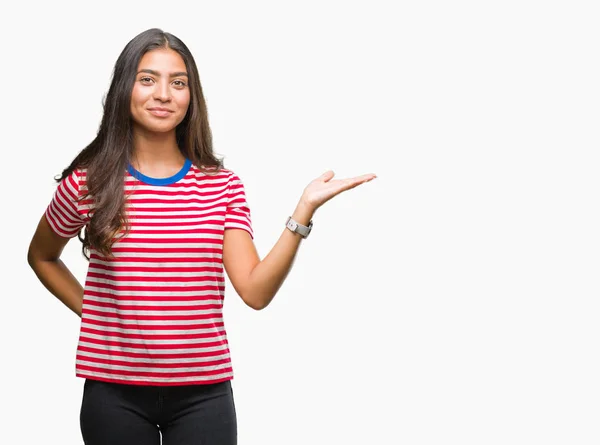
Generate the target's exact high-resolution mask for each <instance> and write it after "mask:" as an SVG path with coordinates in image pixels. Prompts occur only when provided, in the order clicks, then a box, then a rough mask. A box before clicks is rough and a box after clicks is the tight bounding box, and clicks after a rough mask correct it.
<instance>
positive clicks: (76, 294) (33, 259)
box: [27, 215, 83, 317]
mask: <svg viewBox="0 0 600 445" xmlns="http://www.w3.org/2000/svg"><path fill="white" fill-rule="evenodd" d="M68 241H69V238H63V237H61V236H59V235H57V234H56V233H54V231H53V230H52V229H51V228H50V225H49V224H48V220H47V219H46V216H45V215H44V216H42V219H41V220H40V222H39V224H38V227H37V229H36V231H35V234H34V235H33V239H32V240H31V243H30V245H29V251H28V252H27V261H28V262H29V265H30V266H31V268H32V269H33V271H34V272H35V274H36V275H37V277H38V278H39V279H40V281H41V282H42V284H43V285H44V286H45V287H46V289H48V290H49V291H50V293H52V294H53V295H54V296H55V297H56V298H58V299H59V300H60V301H62V302H63V303H64V304H65V305H66V306H67V307H68V308H69V309H71V310H72V311H73V312H75V313H76V314H77V315H79V317H81V307H82V304H83V287H82V286H81V284H80V283H79V281H77V279H76V278H75V276H73V274H72V273H71V271H70V270H69V269H67V267H66V266H65V264H64V263H63V262H62V261H61V260H60V254H61V253H62V251H63V249H64V247H65V246H66V245H67V242H68Z"/></svg>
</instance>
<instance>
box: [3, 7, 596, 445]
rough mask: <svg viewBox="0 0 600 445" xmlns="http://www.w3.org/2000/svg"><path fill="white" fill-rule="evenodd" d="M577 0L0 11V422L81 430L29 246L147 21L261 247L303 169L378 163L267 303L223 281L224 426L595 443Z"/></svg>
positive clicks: (581, 22)
mask: <svg viewBox="0 0 600 445" xmlns="http://www.w3.org/2000/svg"><path fill="white" fill-rule="evenodd" d="M593 5H594V2H591V1H590V2H581V1H569V2H567V1H554V2H547V1H546V2H542V1H528V0H520V1H502V2H500V1H497V2H477V1H456V2H443V1H419V2H393V1H389V2H383V1H368V2H367V1H362V2H341V1H340V2H334V1H318V2H316V1H308V2H302V3H300V2H281V1H279V2H275V1H272V2H265V1H252V2H203V1H194V2H166V1H163V2H154V1H145V2H135V3H133V2H132V3H129V2H114V3H110V2H101V4H100V3H93V4H92V3H75V2H73V3H71V4H69V3H67V2H62V1H55V2H38V3H34V2H21V3H18V4H17V3H12V4H9V5H7V6H4V7H3V8H4V9H3V11H2V17H1V18H0V22H1V23H0V24H1V29H2V32H3V37H4V38H3V39H2V40H3V45H2V63H1V69H0V76H1V78H0V81H1V82H0V85H1V86H2V94H1V96H0V98H1V100H2V107H0V113H1V122H2V132H1V143H0V147H1V150H0V153H1V154H0V157H1V158H0V162H1V165H2V170H3V184H4V187H3V189H2V194H1V203H0V204H1V208H2V211H1V212H2V218H1V220H0V221H1V223H0V224H2V231H3V233H4V240H3V243H2V245H3V255H2V257H1V261H2V269H1V270H2V282H3V286H2V291H1V294H2V295H1V296H2V303H3V304H2V323H1V324H0V326H1V327H0V329H1V331H0V338H2V359H1V360H2V367H1V371H0V372H1V378H2V381H3V383H4V389H3V391H2V405H3V406H4V409H3V413H4V414H3V421H2V423H3V424H4V425H5V427H4V428H3V431H2V436H3V437H2V442H6V443H10V444H31V443H46V442H50V441H53V442H60V443H61V444H65V445H67V444H81V443H82V441H81V435H80V431H79V409H80V403H81V392H82V386H83V381H82V380H80V379H77V378H75V376H74V366H75V348H76V344H77V338H78V329H79V319H78V318H77V317H76V316H75V315H74V314H72V313H71V312H70V311H68V309H66V308H65V307H64V306H62V305H61V304H60V303H59V302H58V300H56V299H54V297H52V296H51V295H50V294H49V293H48V292H47V291H46V290H45V289H44V288H43V287H42V285H41V284H40V283H39V282H38V281H37V280H36V278H35V275H34V274H33V272H32V271H31V270H30V269H29V267H28V265H27V263H26V252H27V246H28V243H29V241H30V239H31V236H32V235H33V232H34V230H35V227H36V225H37V222H38V220H39V218H40V217H41V215H42V213H43V211H44V210H45V208H46V206H47V204H48V203H49V201H50V199H51V197H52V193H53V191H54V187H55V184H54V182H53V177H54V176H55V175H57V174H59V173H60V172H61V170H62V169H63V168H65V167H66V166H67V165H68V164H69V162H70V161H71V160H72V158H73V157H74V156H75V155H76V154H77V152H78V151H79V150H80V149H81V148H83V147H84V146H85V145H86V144H87V143H88V142H89V141H91V139H92V138H93V136H94V134H95V132H96V130H97V128H98V125H99V121H100V117H101V113H102V99H103V96H104V94H105V92H106V90H107V88H108V85H109V81H110V75H111V71H112V68H113V65H114V62H115V61H116V58H117V56H118V55H119V53H120V51H121V50H122V48H123V47H124V46H125V44H126V43H127V42H128V41H129V40H130V39H131V38H133V37H134V36H135V35H136V34H138V33H139V32H141V31H143V30H145V29H147V28H150V27H160V28H162V29H164V30H165V31H168V32H171V33H173V34H175V35H177V36H178V37H180V38H181V39H183V40H184V42H186V44H187V45H188V46H189V48H190V49H191V50H192V52H193V54H194V55H195V58H196V61H197V64H198V67H199V70H200V75H201V81H202V83H203V88H204V91H205V95H206V99H207V103H208V109H209V116H210V119H211V125H212V129H213V133H214V142H215V149H216V151H217V152H218V153H219V154H221V155H224V156H225V162H226V165H227V166H228V167H229V168H231V169H232V170H234V171H235V172H236V173H238V174H239V176H240V177H241V178H242V180H243V181H244V183H245V184H246V192H247V196H248V200H249V203H250V206H251V208H252V215H253V222H254V229H255V232H256V244H257V247H258V249H259V252H260V253H261V255H262V256H264V255H266V254H267V253H268V251H269V249H270V248H271V246H272V245H273V243H274V242H275V241H276V240H277V238H278V237H279V234H280V233H281V231H282V230H283V226H284V223H285V220H286V218H287V216H288V215H289V214H290V212H291V211H293V208H294V206H295V204H296V202H297V200H298V198H299V197H300V194H301V193H302V190H303V188H304V186H305V185H306V184H307V183H308V182H309V181H310V180H311V179H313V178H314V177H316V176H318V175H320V174H321V173H322V172H324V171H325V170H327V169H329V168H331V169H334V170H335V171H336V173H337V175H338V176H339V177H347V176H354V175H359V174H362V173H368V172H375V173H377V174H378V176H379V178H378V179H376V180H375V181H373V182H371V183H368V184H365V185H363V186H361V187H359V188H357V189H355V190H352V191H350V192H347V193H346V194H343V195H340V196H339V197H336V198H335V199H334V200H333V201H331V202H329V203H327V204H326V205H325V206H324V207H323V208H321V209H320V210H319V211H318V213H317V214H316V216H315V227H314V230H313V233H312V234H311V236H310V238H309V239H308V240H306V241H305V242H304V243H303V245H302V247H301V251H300V253H299V256H298V258H297V261H296V265H295V267H294V269H293V270H292V273H291V274H290V276H289V278H288V280H287V281H286V283H285V284H284V286H283V288H282V289H281V291H280V293H279V295H277V297H276V298H275V300H274V301H273V303H272V304H271V306H269V307H268V308H267V309H266V310H264V311H262V312H254V311H253V310H251V309H249V308H247V307H245V306H244V305H243V303H242V302H241V300H240V299H239V297H238V296H237V295H236V294H235V292H234V290H233V288H232V287H231V286H230V285H229V283H228V290H227V292H228V293H227V298H226V309H225V322H226V326H227V329H228V334H229V340H230V344H231V350H232V358H233V362H234V372H235V375H236V377H235V380H234V390H235V398H236V405H237V410H238V422H239V437H240V444H241V445H248V444H264V445H267V444H278V445H280V444H286V445H293V444H315V445H317V444H328V445H329V444H342V443H344V444H345V443H369V444H376V443H377V444H410V445H417V444H419V445H420V444H435V445H439V444H448V443H457V444H461V445H467V444H476V445H481V444H486V445H487V444H502V445H505V444H509V443H510V444H527V445H530V444H545V445H548V444H598V443H599V442H600V430H598V428H597V425H598V417H599V416H600V405H599V404H598V400H600V379H599V378H598V376H599V375H600V366H599V361H598V342H599V339H600V335H599V334H600V332H599V331H600V327H599V324H598V315H599V314H598V313H599V309H600V303H599V301H598V297H599V296H600V292H599V290H600V289H599V283H598V267H599V258H600V256H599V252H600V249H599V247H600V246H599V235H598V233H599V227H600V224H599V223H600V218H599V217H600V213H599V210H598V190H599V188H598V186H599V184H598V160H599V157H600V156H599V154H598V148H599V144H598V121H599V119H598V118H599V117H600V116H599V105H598V104H599V103H600V101H599V98H600V97H599V96H600V95H599V82H598V79H600V72H599V68H600V63H599V57H598V49H599V48H598V46H599V45H598V42H600V35H599V34H600V31H599V28H598V26H597V24H598V19H599V17H598V14H597V11H596V10H595V9H594V8H593ZM79 251H80V245H79V242H78V241H72V242H71V243H69V245H68V246H67V249H66V250H65V253H64V261H65V262H66V263H67V265H68V266H69V267H70V268H71V269H72V270H73V272H74V273H75V274H76V275H77V276H78V277H79V278H80V279H81V280H83V279H84V277H85V271H86V264H87V263H86V262H85V260H84V259H83V258H82V257H81V255H80V253H79Z"/></svg>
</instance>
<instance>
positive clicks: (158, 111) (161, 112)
mask: <svg viewBox="0 0 600 445" xmlns="http://www.w3.org/2000/svg"><path fill="white" fill-rule="evenodd" d="M148 111H149V112H150V113H151V114H153V115H154V116H158V117H166V116H169V115H170V114H171V113H173V111H171V110H169V109H167V108H148Z"/></svg>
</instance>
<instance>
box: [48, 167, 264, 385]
mask: <svg viewBox="0 0 600 445" xmlns="http://www.w3.org/2000/svg"><path fill="white" fill-rule="evenodd" d="M124 174H125V175H126V176H125V192H126V194H127V196H128V199H127V204H126V212H127V216H128V218H129V224H130V227H131V230H130V232H129V234H128V235H127V236H126V237H125V238H121V239H119V240H118V241H117V242H116V243H115V244H114V245H113V249H112V251H113V255H114V256H115V258H113V259H109V258H106V257H103V256H102V255H100V254H98V252H96V251H95V250H93V249H92V250H91V251H90V262H89V269H88V273H87V276H86V280H85V286H84V296H83V312H82V317H81V331H80V335H79V341H78V345H77V357H76V375H77V376H78V377H82V378H89V379H96V380H104V381H109V382H114V383H128V384H137V385H157V386H166V385H189V384H207V383H217V382H221V381H224V380H229V379H232V378H233V370H232V367H231V359H230V352H229V346H228V342H227V335H226V332H225V326H224V323H223V312H222V311H223V299H224V291H225V276H224V270H223V260H222V258H223V234H224V231H225V229H242V230H246V231H248V232H249V233H250V235H251V236H253V232H252V224H251V218H250V210H249V208H248V204H247V202H246V197H245V192H244V186H243V184H242V182H241V181H240V178H239V177H238V176H236V175H235V174H234V173H233V172H232V171H230V170H227V169H222V170H220V171H219V172H217V173H216V174H215V175H212V174H211V175H209V174H205V173H202V172H201V171H200V169H198V168H197V167H196V166H195V165H192V163H191V162H190V161H189V160H188V161H186V163H185V165H184V167H183V168H182V169H181V171H180V172H179V173H177V174H176V175H174V176H172V177H171V178H164V179H154V178H149V177H147V176H144V175H143V174H141V173H140V172H138V171H136V170H134V169H133V167H129V169H128V171H127V172H125V173H124ZM85 191H86V172H85V170H81V169H79V170H75V171H74V172H73V173H72V174H71V175H70V176H68V177H66V178H65V179H64V180H63V181H61V182H60V183H59V185H58V187H57V189H56V192H55V193H54V196H53V199H52V201H51V203H50V205H49V206H48V208H47V210H46V213H45V214H46V218H47V220H48V222H49V224H50V226H51V227H52V229H53V230H54V231H55V232H56V233H57V234H58V235H60V236H63V237H68V238H71V237H74V236H76V235H77V233H78V232H79V230H80V229H81V228H82V227H83V226H85V225H86V224H87V223H88V222H89V216H88V211H89V210H90V209H91V210H92V211H93V204H92V202H91V200H89V199H87V200H82V201H79V197H81V196H82V194H83V193H84V192H85Z"/></svg>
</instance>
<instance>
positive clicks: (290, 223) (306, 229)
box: [285, 216, 313, 238]
mask: <svg viewBox="0 0 600 445" xmlns="http://www.w3.org/2000/svg"><path fill="white" fill-rule="evenodd" d="M285 226H286V227H287V228H288V229H289V230H291V231H292V232H294V233H298V234H299V235H300V236H302V238H306V237H307V236H308V234H309V233H310V231H311V230H312V226H313V222H312V220H310V222H309V223H308V226H305V225H302V224H300V223H299V222H297V221H295V220H294V219H293V218H292V217H291V216H290V217H288V219H287V222H286V223H285Z"/></svg>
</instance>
